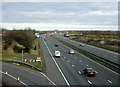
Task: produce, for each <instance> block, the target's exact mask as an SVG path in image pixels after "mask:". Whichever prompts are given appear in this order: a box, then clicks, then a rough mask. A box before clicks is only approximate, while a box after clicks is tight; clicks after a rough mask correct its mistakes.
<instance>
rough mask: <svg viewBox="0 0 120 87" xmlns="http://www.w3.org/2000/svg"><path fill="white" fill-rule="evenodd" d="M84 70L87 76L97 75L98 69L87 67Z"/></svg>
mask: <svg viewBox="0 0 120 87" xmlns="http://www.w3.org/2000/svg"><path fill="white" fill-rule="evenodd" d="M83 71H84V74H85V75H87V76H95V75H96V71H95V70H93V68H86V69H84V70H83Z"/></svg>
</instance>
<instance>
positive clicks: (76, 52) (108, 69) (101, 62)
mask: <svg viewBox="0 0 120 87" xmlns="http://www.w3.org/2000/svg"><path fill="white" fill-rule="evenodd" d="M76 53H78V54H80V53H79V52H77V51H76ZM80 55H82V56H84V55H83V54H80ZM84 57H85V58H86V59H88V60H90V61H92V62H94V63H96V64H98V65H100V66H102V67H103V68H105V69H108V70H109V71H111V72H113V73H115V74H117V75H120V74H118V73H117V72H115V71H113V70H111V69H109V68H107V67H105V66H103V65H101V64H100V63H98V62H96V61H94V60H92V59H90V58H88V57H86V56H84ZM101 63H102V62H101Z"/></svg>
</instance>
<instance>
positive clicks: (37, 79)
mask: <svg viewBox="0 0 120 87" xmlns="http://www.w3.org/2000/svg"><path fill="white" fill-rule="evenodd" d="M0 64H1V65H0V66H2V72H6V71H7V72H8V74H10V75H11V77H10V76H6V75H5V74H2V81H3V82H4V83H6V84H7V85H9V86H11V87H12V86H14V85H21V86H23V87H32V86H35V87H36V86H44V85H53V83H52V81H51V80H50V79H49V78H48V77H46V75H44V74H43V73H40V72H39V71H35V70H32V69H30V68H26V67H23V66H17V65H13V64H10V63H5V62H3V63H0ZM0 72H1V71H0ZM18 77H19V79H20V81H22V82H17V80H16V79H18ZM0 78H1V77H0Z"/></svg>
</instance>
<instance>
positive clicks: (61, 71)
mask: <svg viewBox="0 0 120 87" xmlns="http://www.w3.org/2000/svg"><path fill="white" fill-rule="evenodd" d="M42 39H43V38H42ZM43 41H44V40H43ZM44 43H45V41H44ZM45 46H46V47H47V49H48V51H49V53H50V55H51V57H52V59H53V61H54V62H55V64H56V66H57V68H58V70H59V71H60V73H61V75H62V76H63V78H64V80H65V82H66V83H67V85H68V86H69V87H71V86H70V84H69V82H68V81H67V79H66V77H65V75H64V74H63V72H62V70H61V69H60V67H59V66H58V64H57V62H56V61H55V59H54V57H53V55H52V53H51V52H50V49H49V48H48V46H47V44H46V43H45Z"/></svg>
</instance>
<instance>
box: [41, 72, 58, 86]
mask: <svg viewBox="0 0 120 87" xmlns="http://www.w3.org/2000/svg"><path fill="white" fill-rule="evenodd" d="M39 73H41V72H39ZM41 74H42V75H43V76H45V77H46V78H47V79H48V80H49V81H50V82H51V83H52V84H53V85H55V86H56V84H55V83H54V82H53V81H52V80H51V79H49V78H48V77H47V76H46V75H45V74H44V73H41ZM56 87H57V86H56Z"/></svg>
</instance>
